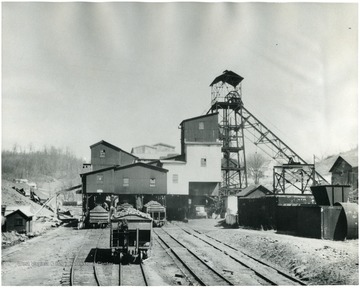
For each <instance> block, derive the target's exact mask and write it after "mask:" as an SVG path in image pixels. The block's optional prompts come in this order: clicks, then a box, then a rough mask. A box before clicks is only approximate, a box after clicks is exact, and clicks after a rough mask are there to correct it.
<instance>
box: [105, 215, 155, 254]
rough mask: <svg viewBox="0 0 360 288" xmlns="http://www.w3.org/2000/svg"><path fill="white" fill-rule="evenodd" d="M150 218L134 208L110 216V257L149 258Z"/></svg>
mask: <svg viewBox="0 0 360 288" xmlns="http://www.w3.org/2000/svg"><path fill="white" fill-rule="evenodd" d="M152 221H153V220H152V218H151V217H150V215H149V214H146V213H143V212H140V211H138V210H136V209H134V208H127V209H122V210H118V211H115V212H113V213H112V214H111V216H110V249H111V253H112V255H120V256H121V257H122V256H125V257H132V258H134V259H139V260H140V261H141V260H142V259H146V258H147V257H149V253H150V248H151V235H152Z"/></svg>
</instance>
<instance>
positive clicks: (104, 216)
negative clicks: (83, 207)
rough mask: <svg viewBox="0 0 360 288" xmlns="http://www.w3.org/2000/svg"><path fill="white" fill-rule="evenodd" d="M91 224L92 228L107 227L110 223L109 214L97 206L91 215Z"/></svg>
mask: <svg viewBox="0 0 360 288" xmlns="http://www.w3.org/2000/svg"><path fill="white" fill-rule="evenodd" d="M89 214H90V215H89V224H90V226H92V227H106V226H107V225H108V223H109V212H108V211H107V210H106V209H104V208H103V207H101V206H100V205H97V206H96V207H95V208H94V209H92V210H90V213H89Z"/></svg>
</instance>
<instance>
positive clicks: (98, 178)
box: [96, 174, 104, 183]
mask: <svg viewBox="0 0 360 288" xmlns="http://www.w3.org/2000/svg"><path fill="white" fill-rule="evenodd" d="M96 183H104V175H103V174H99V175H96Z"/></svg>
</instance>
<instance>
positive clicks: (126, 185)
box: [123, 178, 130, 187]
mask: <svg viewBox="0 0 360 288" xmlns="http://www.w3.org/2000/svg"><path fill="white" fill-rule="evenodd" d="M129 183H130V182H129V178H123V187H129Z"/></svg>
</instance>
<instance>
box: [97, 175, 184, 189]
mask: <svg viewBox="0 0 360 288" xmlns="http://www.w3.org/2000/svg"><path fill="white" fill-rule="evenodd" d="M172 180H173V183H178V182H179V175H178V174H173V177H172ZM96 183H98V184H103V183H104V175H102V174H98V175H96ZM149 185H150V187H156V179H155V178H150V183H149ZM129 186H130V179H129V178H127V177H125V178H123V187H129Z"/></svg>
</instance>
